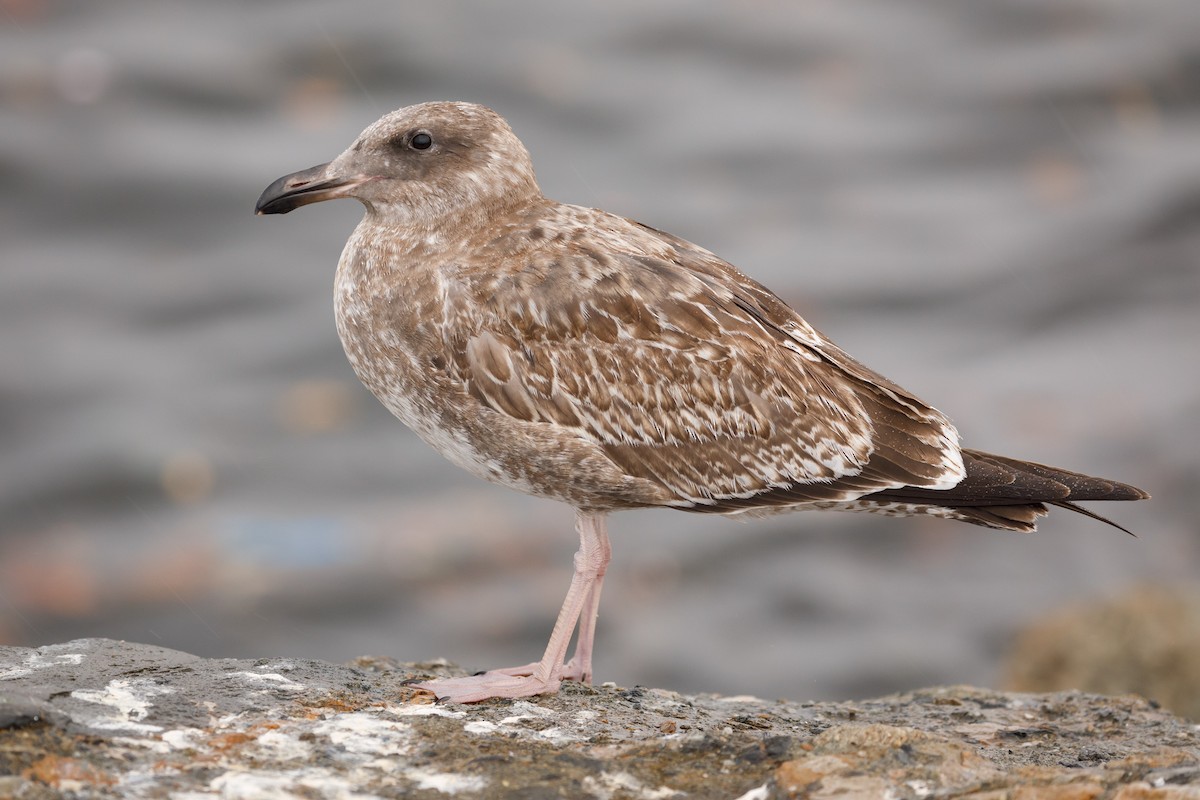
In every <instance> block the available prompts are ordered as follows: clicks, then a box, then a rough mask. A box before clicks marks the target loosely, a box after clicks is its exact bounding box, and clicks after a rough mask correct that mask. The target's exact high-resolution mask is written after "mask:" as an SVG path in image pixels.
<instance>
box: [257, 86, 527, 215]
mask: <svg viewBox="0 0 1200 800" xmlns="http://www.w3.org/2000/svg"><path fill="white" fill-rule="evenodd" d="M540 195H541V192H540V190H539V189H538V185H537V181H536V179H535V178H534V173H533V164H532V162H531V161H530V159H529V153H528V151H526V150H525V146H524V145H523V144H521V140H520V139H518V138H517V136H516V134H514V133H513V132H512V129H511V128H510V127H508V123H506V122H505V121H504V119H503V118H501V117H500V115H499V114H497V113H496V112H494V111H492V110H491V109H490V108H486V107H484V106H481V105H475V104H473V103H455V102H435V103H421V104H420V105H415V106H408V107H406V108H401V109H399V110H398V111H393V112H392V113H390V114H387V115H386V116H384V117H383V118H381V119H380V120H378V121H377V122H375V123H374V124H373V125H371V126H370V127H368V128H367V129H366V130H365V131H363V132H362V133H361V134H360V135H359V137H358V138H357V139H355V140H354V143H353V144H352V145H350V147H349V148H348V149H347V150H346V151H345V152H344V153H342V154H341V155H340V156H338V157H337V158H335V159H334V160H333V161H330V162H329V163H328V164H320V165H318V166H315V167H312V168H310V169H306V170H302V171H300V172H295V173H292V174H291V175H285V176H283V177H282V178H280V179H279V180H277V181H275V182H274V183H272V184H271V185H270V186H268V187H267V188H266V190H265V191H264V192H263V193H262V196H260V197H259V198H258V203H257V204H256V205H255V209H254V210H255V212H256V213H258V214H286V213H287V212H289V211H292V210H293V209H296V208H299V207H300V206H303V205H308V204H309V203H318V202H320V201H322V200H332V199H334V198H338V197H353V198H354V199H356V200H358V201H360V202H361V203H362V204H363V205H364V206H366V208H367V212H368V214H370V215H375V216H377V217H379V218H380V221H381V222H385V223H388V222H394V223H396V224H401V225H415V226H420V227H430V228H432V227H437V226H438V225H439V224H440V223H442V222H445V221H449V220H450V218H458V217H461V216H464V215H478V214H479V213H480V212H481V211H482V212H483V213H482V216H485V217H486V216H488V215H489V214H492V213H495V212H496V211H498V210H502V209H505V208H508V207H511V206H512V205H515V204H519V203H521V202H525V201H528V200H530V199H532V198H537V197H540Z"/></svg>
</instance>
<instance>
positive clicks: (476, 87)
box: [0, 0, 1200, 698]
mask: <svg viewBox="0 0 1200 800" xmlns="http://www.w3.org/2000/svg"><path fill="white" fill-rule="evenodd" d="M431 99H461V100H471V101H476V102H482V103H485V104H487V105H490V106H492V107H494V108H495V109H497V110H498V111H500V112H501V113H502V114H503V115H504V116H505V117H506V118H507V119H508V120H509V121H510V123H511V124H512V125H513V127H514V128H515V130H516V131H517V133H518V134H519V135H520V136H521V137H522V138H523V140H524V141H525V143H526V144H527V146H528V147H529V149H530V151H531V152H532V153H533V156H534V160H535V165H536V166H537V169H538V174H539V178H540V181H541V183H542V186H543V189H544V190H545V192H546V194H547V195H549V196H551V197H554V198H556V199H561V200H564V201H569V202H574V203H579V204H583V205H591V206H598V207H603V208H606V209H608V210H611V211H614V212H617V213H620V214H623V215H626V216H630V217H632V218H635V219H638V220H640V221H642V222H645V223H647V224H650V225H653V226H655V227H658V228H662V229H665V230H669V231H671V232H673V233H676V234H678V235H681V236H684V237H686V238H688V239H691V240H693V241H696V242H698V243H700V244H702V245H704V246H705V247H708V248H709V249H711V250H714V251H715V252H717V253H718V254H720V255H722V256H723V257H725V258H727V259H729V260H730V261H732V262H733V263H734V264H736V265H738V266H740V267H741V268H742V269H743V270H744V271H746V272H748V273H749V274H751V275H753V276H754V277H756V278H758V279H760V280H762V281H763V282H765V283H766V284H767V285H769V286H771V287H772V288H773V289H774V290H775V291H777V292H778V293H779V294H780V295H781V296H782V297H784V298H785V299H786V300H788V301H789V302H790V303H792V304H793V305H794V306H795V307H796V308H797V309H798V310H800V311H801V312H802V313H803V314H805V315H806V317H807V318H808V319H809V320H810V321H811V322H813V323H814V324H815V325H817V326H818V327H819V328H821V329H823V330H824V331H825V332H826V333H827V334H828V335H830V336H831V337H832V338H833V339H834V340H835V341H837V342H838V343H839V344H840V345H841V346H842V347H844V348H845V349H847V350H848V351H850V352H851V353H853V354H855V355H856V356H857V357H859V358H860V359H861V360H863V361H864V362H866V363H867V364H868V365H870V366H871V367H873V368H874V369H876V370H878V371H880V372H882V373H883V374H885V375H888V376H889V377H891V378H893V379H894V380H897V381H899V382H900V383H902V384H903V385H905V386H907V387H908V388H910V389H911V390H913V391H914V392H916V393H917V394H918V395H920V396H922V397H924V398H925V399H927V400H928V401H930V402H931V403H933V404H934V405H936V406H938V407H939V408H941V409H942V410H944V411H946V412H947V413H948V414H949V415H950V416H951V417H952V418H953V419H954V420H955V422H956V423H957V424H958V426H959V428H960V430H961V431H962V433H963V436H964V439H965V441H966V442H967V443H968V444H969V445H971V446H976V447H979V448H982V449H990V450H995V451H998V452H1003V453H1006V454H1008V455H1013V456H1019V457H1025V458H1031V459H1035V460H1040V461H1044V462H1048V463H1054V464H1059V465H1061V466H1065V467H1069V468H1074V469H1079V470H1083V471H1088V472H1092V473H1095V474H1101V475H1106V476H1109V477H1113V478H1118V479H1122V480H1127V481H1129V482H1132V483H1135V484H1137V485H1140V486H1142V487H1144V488H1146V489H1148V490H1149V491H1151V492H1152V493H1153V494H1154V495H1155V498H1154V500H1152V501H1150V502H1148V503H1139V504H1124V505H1120V506H1112V505H1110V506H1108V507H1104V508H1098V509H1097V510H1100V511H1101V512H1102V513H1110V514H1111V515H1112V516H1113V517H1114V518H1116V519H1117V520H1119V521H1121V522H1123V523H1124V524H1126V525H1127V526H1129V527H1131V528H1132V529H1134V530H1135V531H1137V533H1138V534H1139V538H1136V539H1134V538H1131V537H1128V536H1125V535H1124V534H1122V533H1120V532H1118V531H1114V530H1112V529H1109V528H1106V527H1104V526H1101V525H1099V524H1097V523H1095V522H1093V521H1091V520H1088V519H1085V518H1083V517H1080V516H1076V515H1072V514H1068V513H1066V512H1057V513H1055V514H1053V515H1052V516H1051V517H1050V518H1049V519H1048V520H1045V521H1043V523H1042V530H1041V532H1039V533H1038V534H1037V535H1034V536H1021V535H1017V534H1003V533H997V532H991V531H987V530H984V529H979V528H973V527H969V526H966V525H960V524H954V523H948V522H944V521H938V520H901V521H897V520H891V519H886V518H880V517H874V516H867V515H847V514H842V515H833V514H815V513H806V514H795V515H790V516H784V517H778V518H774V519H770V520H764V521H752V522H748V523H744V524H739V523H736V522H733V521H729V520H723V519H710V518H702V517H695V516H691V515H686V514H681V513H672V512H638V513H628V514H620V515H617V516H615V517H613V519H612V533H613V540H614V546H615V559H614V564H613V567H612V569H611V571H610V573H609V579H608V582H607V584H606V588H605V598H604V604H603V608H602V614H601V619H600V627H599V634H598V636H599V639H598V652H597V665H596V673H597V679H598V680H614V681H617V682H619V683H621V684H625V685H632V684H634V683H641V684H649V685H660V686H666V687H671V688H676V689H680V690H710V691H720V692H726V693H752V694H759V695H766V696H788V697H792V698H845V697H856V696H858V697H861V696H865V695H869V694H874V693H879V692H884V691H889V690H896V689H905V688H913V687H916V686H919V685H924V684H933V683H946V682H954V683H975V684H984V685H995V684H997V683H999V682H1000V681H1002V679H1003V675H1002V667H1001V665H1002V662H1003V658H1004V655H1005V652H1006V649H1007V648H1008V646H1009V643H1010V641H1011V637H1012V635H1013V632H1014V631H1015V630H1017V629H1018V628H1019V627H1020V626H1021V625H1023V624H1025V623H1027V622H1029V621H1030V620H1033V619H1036V618H1037V617H1038V616H1039V615H1042V614H1044V613H1046V612H1047V611H1048V610H1050V609H1053V608H1056V607H1058V606H1060V605H1061V604H1064V603H1069V602H1077V601H1084V600H1087V599H1090V598H1098V597H1104V596H1109V595H1112V594H1115V593H1118V592H1120V591H1122V590H1124V589H1126V588H1128V587H1130V586H1133V585H1135V584H1139V583H1148V582H1149V583H1154V584H1164V585H1170V584H1185V585H1186V584H1192V583H1194V582H1195V581H1196V579H1197V576H1198V573H1200V570H1198V563H1200V562H1198V555H1200V552H1198V551H1200V536H1198V534H1200V530H1198V527H1200V526H1198V524H1197V514H1196V501H1197V495H1198V493H1200V492H1198V490H1200V456H1198V446H1200V436H1198V435H1197V434H1198V431H1200V425H1198V423H1197V417H1198V415H1200V364H1198V361H1200V356H1198V355H1197V349H1198V347H1200V4H1197V3H1196V2H1195V0H1142V2H1138V3H1128V2H1105V1H1103V0H1056V2H1053V3H1048V2H1044V0H1006V2H1003V3H966V2H960V1H959V0H906V1H905V2H896V0H873V1H871V0H853V1H847V0H836V1H835V0H826V1H825V2H804V3H786V2H766V1H765V0H764V1H760V2H737V3H708V4H700V3H683V2H657V3H633V2H619V1H617V2H614V1H610V2H605V3H596V4H586V3H585V4H565V3H553V2H548V1H542V2H526V3H507V4H502V3H496V4H485V3H456V2H438V3H396V2H383V1H382V0H373V1H371V2H355V3H334V2H315V1H314V0H302V1H298V2H287V3H284V2H255V3H250V2H232V1H231V0H227V1H226V2H205V3H185V2H179V1H178V0H176V1H174V2H171V1H169V0H168V1H165V2H164V1H163V0H158V1H157V2H147V1H146V0H109V2H105V3H95V2H82V0H77V1H76V2H66V1H65V0H64V1H62V2H50V1H49V0H0V642H3V643H9V644H43V643H48V642H52V641H58V640H62V639H65V638H69V637H77V636H108V637H114V638H126V639H131V640H137V641H143V642H150V643H154V644H160V645H165V646H169V647H175V648H180V649H183V650H188V651H191V652H195V653H200V654H204V655H212V656H239V657H247V656H264V657H266V656H276V655H289V656H303V657H320V658H327V659H334V660H346V659H350V658H353V657H355V656H357V655H360V654H363V653H373V654H378V655H391V656H395V657H397V658H400V659H403V660H412V659H426V658H431V657H435V656H445V657H448V658H451V659H453V660H456V661H458V662H460V663H462V664H464V665H465V666H468V667H470V668H484V667H488V666H500V665H504V664H514V663H522V662H525V661H528V660H530V659H533V658H535V657H537V656H539V655H540V653H541V648H542V647H543V645H544V642H545V638H546V636H547V635H548V633H549V628H550V625H551V623H552V620H553V615H554V613H555V611H556V610H557V608H558V605H559V603H560V602H561V599H562V595H563V593H564V592H565V589H566V584H567V580H568V574H569V567H570V559H571V554H572V552H573V551H574V548H575V539H574V534H573V532H572V528H571V525H572V518H571V512H570V510H569V509H568V508H566V507H563V506H559V505H557V504H554V503H551V502H548V501H541V500H534V499H530V498H526V497H523V496H520V495H516V494H513V493H510V492H508V491H506V490H503V489H500V488H497V487H492V486H489V485H486V484H483V483H481V482H479V481H477V480H475V479H473V478H471V477H470V476H468V475H466V474H465V473H461V472H459V471H457V470H456V469H455V468H454V467H452V466H450V465H449V464H447V463H445V462H443V461H442V460H441V459H440V458H439V457H438V456H437V455H436V454H434V453H433V452H431V451H430V450H428V449H427V448H426V447H425V446H424V445H423V444H422V443H421V442H419V441H418V440H417V439H416V437H415V436H414V435H412V434H411V433H409V432H408V431H407V430H406V429H404V428H403V426H401V425H400V424H399V423H398V422H396V421H394V420H393V419H391V418H390V417H389V416H388V415H387V414H386V412H384V411H383V409H382V408H381V407H380V406H379V405H378V404H377V403H376V402H375V401H374V400H373V398H371V397H370V396H369V395H368V394H367V393H366V392H365V390H363V389H361V387H359V386H358V385H357V382H356V381H355V378H354V376H353V374H352V373H351V371H350V369H349V367H348V366H347V364H346V363H345V359H344V357H343V356H342V354H341V351H340V346H339V344H338V342H337V338H336V334H335V332H334V329H333V319H332V308H331V284H332V275H333V268H334V265H335V264H336V261H337V257H338V254H339V252H340V250H341V247H342V244H343V242H344V241H345V238H346V236H347V235H348V234H349V232H350V230H351V229H352V228H353V226H354V224H355V223H356V221H357V219H358V218H359V216H360V213H361V212H360V209H359V207H358V206H357V205H356V204H354V203H352V202H349V201H345V202H340V203H330V204H324V205H321V206H316V207H312V208H306V209H302V210H301V211H300V212H298V213H296V214H293V215H289V216H287V217H280V218H268V219H259V218H255V217H254V216H253V215H252V213H251V210H252V207H253V203H254V200H255V198H256V197H257V195H258V193H259V192H260V191H261V190H262V188H263V187H265V186H266V185H267V183H269V182H270V181H272V180H274V179H275V178H276V177H278V176H280V175H282V174H284V173H287V172H291V171H294V170H297V169H300V168H303V167H307V166H310V165H312V164H315V163H319V162H322V161H326V160H328V159H330V158H332V157H333V156H334V155H336V154H337V153H339V152H340V151H341V150H342V149H343V148H344V147H345V146H346V145H347V144H348V143H349V142H350V141H351V140H352V139H353V138H354V137H355V136H356V135H357V134H358V132H359V131H360V130H361V129H362V128H363V127H365V126H366V125H367V124H369V123H370V122H372V121H373V120H374V119H376V118H377V117H379V116H380V115H381V114H383V113H384V112H386V111H388V110H391V109H393V108H396V107H399V106H403V105H407V104H410V103H414V102H419V101H424V100H431Z"/></svg>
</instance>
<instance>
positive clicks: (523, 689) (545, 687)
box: [414, 511, 612, 703]
mask: <svg viewBox="0 0 1200 800" xmlns="http://www.w3.org/2000/svg"><path fill="white" fill-rule="evenodd" d="M575 527H576V529H577V530H578V531H579V552H577V553H576V554H575V574H574V575H573V576H572V577H571V588H570V589H568V590H567V598H566V600H564V601H563V605H562V609H561V610H560V611H559V612H558V620H557V621H555V623H554V631H553V632H552V633H551V634H550V642H549V644H547V645H546V653H545V655H543V656H542V660H541V661H539V662H537V663H536V664H529V665H528V666H525V667H514V668H511V669H501V670H492V671H490V672H485V673H483V674H482V675H472V676H470V677H467V678H442V679H439V680H432V681H425V682H424V683H418V684H414V685H415V686H417V687H418V688H421V689H427V690H429V691H431V692H433V693H434V694H436V695H437V697H438V699H439V700H448V701H450V702H452V703H475V702H478V701H480V700H487V699H489V698H492V697H529V696H531V695H535V694H550V693H553V692H557V691H558V687H559V685H560V684H561V683H562V681H563V678H564V677H570V678H575V679H582V678H586V679H589V680H590V679H591V672H592V638H593V637H594V635H595V633H596V615H597V613H598V611H599V607H600V586H601V583H602V582H603V580H604V572H605V570H606V569H607V568H608V561H609V559H610V558H611V557H612V547H611V546H610V545H609V542H608V529H607V525H606V523H605V518H604V514H594V513H587V512H584V511H577V512H576V516H575ZM581 614H582V615H583V620H582V622H580V615H581ZM576 624H579V626H580V629H579V643H578V644H577V645H576V648H575V657H574V658H572V659H571V664H570V665H566V664H564V663H563V658H565V656H566V654H567V646H568V645H569V644H570V643H571V634H572V633H573V632H574V631H575V626H576ZM568 670H569V673H568Z"/></svg>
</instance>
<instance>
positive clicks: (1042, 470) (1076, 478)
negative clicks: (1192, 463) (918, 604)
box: [862, 449, 1150, 535]
mask: <svg viewBox="0 0 1200 800" xmlns="http://www.w3.org/2000/svg"><path fill="white" fill-rule="evenodd" d="M962 454H963V465H964V466H965V467H966V470H967V476H966V477H965V478H963V480H962V481H961V482H959V484H958V485H957V486H955V487H953V488H952V489H940V490H939V489H922V488H917V487H903V488H900V489H888V490H886V491H882V492H875V493H873V494H869V495H866V496H865V497H863V498H862V499H863V500H867V501H872V502H879V503H880V504H881V505H882V506H888V505H892V504H909V505H913V506H920V507H926V508H930V509H937V510H943V509H944V511H945V512H946V513H945V516H949V517H952V518H954V519H958V520H962V521H964V522H970V523H972V524H975V525H985V526H987V527H989V528H1000V529H1002V530H1009V531H1026V532H1027V531H1032V530H1035V529H1036V527H1037V518H1038V517H1042V516H1045V515H1046V514H1047V513H1049V512H1048V510H1047V508H1046V505H1047V504H1049V505H1053V506H1059V507H1060V508H1066V509H1070V510H1071V511H1075V512H1077V513H1079V514H1083V515H1085V516H1089V517H1091V518H1092V519H1096V520H1099V521H1100V522H1104V523H1107V524H1108V525H1112V526H1113V527H1114V528H1119V529H1120V530H1123V531H1125V532H1126V533H1130V535H1132V533H1131V532H1130V531H1129V530H1126V529H1125V528H1123V527H1121V526H1120V525H1118V524H1117V523H1115V522H1113V521H1112V520H1110V519H1106V518H1105V517H1102V516H1100V515H1099V514H1096V513H1093V512H1091V511H1088V510H1087V509H1085V508H1080V507H1079V506H1077V505H1076V502H1078V501H1080V500H1145V499H1147V498H1149V497H1150V495H1149V494H1147V493H1146V492H1144V491H1142V490H1141V489H1138V488H1136V487H1133V486H1129V485H1127V484H1124V483H1118V482H1117V481H1110V480H1107V479H1105V478H1094V477H1092V476H1091V475H1083V474H1081V473H1078V472H1071V471H1069V470H1065V469H1059V468H1058V467H1048V466H1046V465H1045V464H1036V463H1034V462H1032V461H1020V460H1018V459H1015V458H1006V457H1004V456H997V455H993V454H991V453H983V452H980V451H979V450H966V449H964V450H963V451H962Z"/></svg>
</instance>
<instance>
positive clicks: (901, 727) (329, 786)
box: [0, 639, 1200, 800]
mask: <svg viewBox="0 0 1200 800" xmlns="http://www.w3.org/2000/svg"><path fill="white" fill-rule="evenodd" d="M456 672H458V671H457V670H456V669H455V668H453V667H452V666H450V665H448V664H445V663H444V662H430V663H423V664H399V663H396V662H394V661H390V660H387V659H377V658H363V659H359V660H358V661H356V662H354V663H352V664H347V665H337V664H329V663H325V662H321V661H307V660H297V659H263V660H240V659H202V658H198V657H196V656H191V655H188V654H186V653H180V652H176V651H173V650H166V649H163V648H160V647H152V646H148V645H140V644H133V643H127V642H115V641H110V640H106V639H81V640H78V641H73V642H67V643H64V644H57V645H50V646H46V647H40V648H36V649H30V648H19V647H3V648H0V796H4V797H8V796H12V797H18V798H57V797H100V798H109V797H122V798H124V797H130V798H167V797H171V798H187V800H198V799H199V798H218V797H228V798H256V797H273V798H291V797H295V798H373V797H416V798H421V797H442V796H444V795H462V796H464V797H487V798H492V797H496V798H505V797H513V798H518V797H519V798H537V797H547V798H549V797H584V798H611V799H612V800H619V799H620V798H671V797H680V798H682V797H727V798H746V799H747V800H750V799H752V798H759V799H763V800H765V799H766V798H775V797H798V796H803V797H833V796H838V797H842V798H854V797H883V796H891V797H895V798H924V797H973V798H976V800H984V799H985V798H995V799H996V800H999V798H1004V797H1010V796H1018V795H1024V794H1029V796H1036V797H1038V798H1052V797H1061V798H1085V797H1086V798H1091V797H1099V796H1101V795H1104V796H1111V797H1117V798H1121V800H1133V798H1136V797H1145V798H1151V797H1153V798H1164V799H1165V798H1200V730H1198V726H1194V725H1191V724H1189V723H1187V722H1186V721H1184V720H1182V719H1179V718H1177V717H1174V716H1172V715H1170V714H1168V713H1166V712H1164V711H1161V710H1160V709H1158V708H1157V707H1155V706H1154V705H1152V704H1151V703H1149V702H1147V701H1144V700H1141V699H1139V698H1135V697H1116V698H1113V697H1103V696H1098V695H1087V694H1081V693H1071V692H1068V693H1060V694H1049V695H1033V694H1015V693H1001V692H994V691H989V690H982V689H973V688H968V687H948V688H935V689H927V690H922V691H917V692H910V693H906V694H900V695H893V696H890V697H884V698H880V699H876V700H866V701H861V702H854V703H803V702H792V701H769V700H762V699H758V698H754V697H720V696H716V695H698V696H686V695H681V694H677V693H674V692H669V691H664V690H659V689H647V688H642V687H634V688H621V687H617V686H613V685H611V684H606V685H604V686H599V687H587V686H579V685H576V684H568V685H566V686H564V688H563V690H562V692H561V693H560V694H559V695H556V696H552V697H541V698H534V699H533V700H532V701H524V700H518V701H493V702H488V703H482V704H479V705H473V706H447V705H438V704H435V703H432V702H431V700H432V697H431V696H430V695H429V694H428V693H426V692H422V691H420V690H416V689H413V688H411V687H410V686H408V685H406V682H407V681H409V680H411V679H414V678H418V677H427V676H429V675H446V674H454V673H456Z"/></svg>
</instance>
